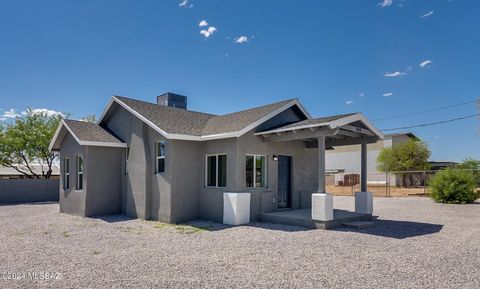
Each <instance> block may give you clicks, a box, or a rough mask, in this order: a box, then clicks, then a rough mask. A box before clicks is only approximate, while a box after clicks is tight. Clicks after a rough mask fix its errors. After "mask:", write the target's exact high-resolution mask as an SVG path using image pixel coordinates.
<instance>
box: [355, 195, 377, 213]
mask: <svg viewBox="0 0 480 289" xmlns="http://www.w3.org/2000/svg"><path fill="white" fill-rule="evenodd" d="M355 213H359V214H369V215H371V214H373V193H370V192H356V193H355Z"/></svg>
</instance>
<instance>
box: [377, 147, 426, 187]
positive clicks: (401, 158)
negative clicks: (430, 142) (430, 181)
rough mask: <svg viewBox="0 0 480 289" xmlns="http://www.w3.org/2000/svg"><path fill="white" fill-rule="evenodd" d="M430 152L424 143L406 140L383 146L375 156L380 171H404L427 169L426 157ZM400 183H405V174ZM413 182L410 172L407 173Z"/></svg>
mask: <svg viewBox="0 0 480 289" xmlns="http://www.w3.org/2000/svg"><path fill="white" fill-rule="evenodd" d="M430 155H431V153H430V150H429V148H428V146H427V144H426V143H424V142H421V141H415V140H408V141H406V142H402V143H399V144H396V145H394V146H392V147H387V148H383V149H382V150H381V151H380V154H379V155H378V157H377V169H378V170H379V171H381V172H404V171H418V170H425V169H428V168H429V167H430V166H429V164H428V158H429V157H430ZM401 176H402V185H405V184H406V178H405V176H406V175H405V174H401ZM408 176H409V177H410V179H411V182H410V183H412V182H413V180H412V178H413V175H412V174H408Z"/></svg>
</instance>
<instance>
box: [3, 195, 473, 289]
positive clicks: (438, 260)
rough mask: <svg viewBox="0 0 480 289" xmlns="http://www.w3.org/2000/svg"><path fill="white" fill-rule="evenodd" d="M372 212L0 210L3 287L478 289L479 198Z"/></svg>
mask: <svg viewBox="0 0 480 289" xmlns="http://www.w3.org/2000/svg"><path fill="white" fill-rule="evenodd" d="M334 203H335V207H337V208H342V209H352V208H353V198H352V197H335V199H334ZM374 212H375V214H376V215H378V216H379V217H380V219H379V220H378V221H377V222H376V224H375V226H374V227H371V228H368V229H363V230H351V229H346V228H342V229H338V230H332V231H324V230H305V229H303V228H299V227H291V226H283V225H273V224H265V223H253V224H251V225H249V226H241V227H227V226H223V225H221V224H216V223H210V222H202V221H198V222H193V223H190V224H188V225H182V226H174V225H168V224H163V223H159V222H152V221H141V220H132V219H128V218H126V217H125V216H122V215H117V216H110V217H105V218H101V219H92V218H81V217H75V216H69V215H64V214H60V213H58V204H28V205H10V206H0V228H1V231H0V260H1V262H0V274H1V275H0V288H158V287H160V288H170V287H173V288H199V287H200V288H479V285H480V279H479V276H480V242H479V240H480V204H473V205H443V204H436V203H433V202H432V201H431V200H429V199H427V198H420V197H415V198H412V197H406V198H375V199H374ZM45 272H47V273H49V279H48V280H45V275H46V274H45ZM42 276H43V278H42ZM12 277H16V278H17V279H15V280H12Z"/></svg>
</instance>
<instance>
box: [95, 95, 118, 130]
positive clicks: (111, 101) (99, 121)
mask: <svg viewBox="0 0 480 289" xmlns="http://www.w3.org/2000/svg"><path fill="white" fill-rule="evenodd" d="M115 99H116V98H115V96H112V97H110V100H109V101H108V104H107V106H106V107H105V108H104V109H103V112H102V115H101V116H100V118H99V119H98V120H97V124H98V125H100V124H101V123H102V121H103V119H104V118H105V117H106V115H107V112H108V111H109V110H110V107H111V106H112V105H113V102H114V101H115Z"/></svg>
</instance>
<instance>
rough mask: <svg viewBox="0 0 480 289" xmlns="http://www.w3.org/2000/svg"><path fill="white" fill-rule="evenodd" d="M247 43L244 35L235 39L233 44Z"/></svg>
mask: <svg viewBox="0 0 480 289" xmlns="http://www.w3.org/2000/svg"><path fill="white" fill-rule="evenodd" d="M247 41H248V37H247V36H245V35H241V36H240V37H238V38H235V43H244V42H247Z"/></svg>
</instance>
